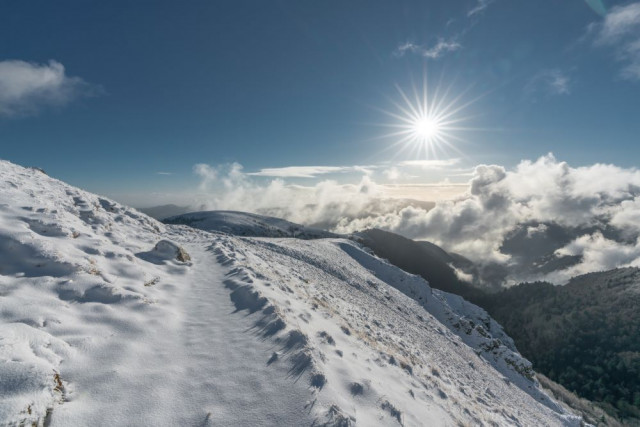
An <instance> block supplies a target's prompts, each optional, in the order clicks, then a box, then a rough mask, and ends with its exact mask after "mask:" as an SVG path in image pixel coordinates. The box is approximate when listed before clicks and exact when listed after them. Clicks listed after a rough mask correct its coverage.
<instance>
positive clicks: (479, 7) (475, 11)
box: [467, 0, 494, 17]
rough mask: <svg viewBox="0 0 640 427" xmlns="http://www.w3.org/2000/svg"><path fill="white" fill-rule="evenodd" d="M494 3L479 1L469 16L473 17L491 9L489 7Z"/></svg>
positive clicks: (486, 0)
mask: <svg viewBox="0 0 640 427" xmlns="http://www.w3.org/2000/svg"><path fill="white" fill-rule="evenodd" d="M493 2H494V0H478V2H477V3H476V5H475V6H474V7H473V8H472V9H470V10H469V12H467V16H468V17H471V16H473V15H477V14H478V13H480V12H482V11H483V10H485V9H486V8H487V7H489V5H490V4H491V3H493Z"/></svg>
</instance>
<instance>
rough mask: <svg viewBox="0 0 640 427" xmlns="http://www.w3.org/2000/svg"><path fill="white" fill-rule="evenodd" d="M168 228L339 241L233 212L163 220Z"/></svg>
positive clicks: (324, 233)
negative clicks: (172, 226)
mask: <svg viewBox="0 0 640 427" xmlns="http://www.w3.org/2000/svg"><path fill="white" fill-rule="evenodd" d="M164 223H166V224H183V225H188V226H190V227H193V228H197V229H200V230H204V231H219V232H222V233H227V234H233V235H235V236H250V237H295V238H298V239H321V238H327V237H337V235H336V234H333V233H330V232H328V231H324V230H320V229H316V228H311V227H305V226H303V225H299V224H295V223H293V222H289V221H286V220H284V219H280V218H274V217H270V216H264V215H257V214H251V213H247V212H233V211H204V212H193V213H188V214H183V215H177V216H173V217H170V218H167V219H165V220H164Z"/></svg>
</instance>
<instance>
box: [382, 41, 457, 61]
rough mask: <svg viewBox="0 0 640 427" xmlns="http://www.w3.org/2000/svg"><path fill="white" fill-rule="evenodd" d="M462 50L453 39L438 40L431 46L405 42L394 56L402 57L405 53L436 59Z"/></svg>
mask: <svg viewBox="0 0 640 427" xmlns="http://www.w3.org/2000/svg"><path fill="white" fill-rule="evenodd" d="M461 48H462V45H461V44H460V43H458V41H456V40H455V39H449V40H445V39H442V38H441V39H438V42H437V43H436V44H435V45H433V46H421V45H418V44H415V43H411V42H406V43H403V44H401V45H400V46H398V48H397V49H396V50H395V52H394V55H396V56H404V55H405V54H406V53H407V52H410V53H414V54H416V55H420V56H422V57H424V58H429V59H438V58H440V57H441V56H442V55H444V54H445V53H448V52H454V51H456V50H459V49H461Z"/></svg>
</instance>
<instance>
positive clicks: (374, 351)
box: [0, 161, 579, 426]
mask: <svg viewBox="0 0 640 427" xmlns="http://www.w3.org/2000/svg"><path fill="white" fill-rule="evenodd" d="M159 243H160V244H159ZM176 245H180V246H181V247H182V248H184V250H185V252H183V253H179V252H178V249H177V246H176ZM187 254H188V256H187ZM530 374H531V371H530V366H529V364H528V362H526V361H525V360H523V359H522V358H521V357H520V356H519V355H518V354H517V353H516V352H515V351H514V349H513V345H512V342H511V340H510V339H509V338H508V337H506V336H504V334H503V333H502V332H501V329H500V328H499V326H498V325H497V324H495V322H493V321H492V320H491V319H490V318H488V316H487V315H486V314H485V313H484V312H483V311H482V310H480V309H479V308H477V307H475V306H472V305H470V304H468V303H466V302H464V301H463V300H461V299H460V298H458V297H455V296H452V295H449V294H445V293H441V292H438V291H435V290H433V291H432V290H431V289H430V288H429V286H428V285H427V283H426V282H424V281H423V280H422V279H420V278H418V277H417V276H413V275H409V274H407V273H404V272H403V271H401V270H399V269H397V268H395V267H393V266H390V265H388V264H386V263H385V262H383V261H382V260H380V259H378V258H376V257H374V256H372V255H370V254H369V253H368V252H366V251H364V250H363V249H362V248H361V247H359V246H358V245H357V244H356V243H353V242H351V241H348V240H344V239H338V238H327V239H320V240H299V239H291V238H282V239H273V238H272V239H259V238H255V239H254V238H239V237H234V236H230V235H226V234H220V233H209V232H206V231H201V230H196V229H193V228H190V227H187V226H183V225H179V226H167V225H163V224H160V223H158V222H156V221H155V220H153V219H150V218H148V217H146V216H145V215H143V214H140V213H138V212H137V211H135V210H132V209H128V208H125V207H123V206H121V205H119V204H117V203H114V202H112V201H110V200H108V199H105V198H101V197H98V196H95V195H93V194H90V193H87V192H84V191H82V190H79V189H77V188H74V187H71V186H68V185H66V184H64V183H62V182H60V181H57V180H55V179H51V178H49V177H47V176H46V175H44V174H42V173H41V172H39V171H36V170H33V169H25V168H21V167H18V166H15V165H12V164H10V163H8V162H1V161H0V425H19V424H21V423H22V424H30V423H39V424H47V425H51V426H67V425H149V426H159V425H199V426H200V425H246V426H254V425H311V424H312V423H316V425H318V424H323V423H327V425H350V424H356V425H363V426H369V425H398V424H403V425H407V426H409V425H456V424H459V425H475V424H481V423H482V424H490V423H497V424H499V425H579V419H578V418H576V417H575V416H573V415H570V414H567V413H565V412H564V410H563V409H561V408H560V407H559V406H558V405H557V404H556V403H555V402H553V401H551V400H550V399H549V398H548V397H547V396H546V395H544V394H543V393H542V392H541V391H540V388H539V386H538V384H537V383H536V382H535V380H532V379H530V378H528V377H530Z"/></svg>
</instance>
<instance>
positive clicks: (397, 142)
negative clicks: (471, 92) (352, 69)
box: [381, 75, 475, 159]
mask: <svg viewBox="0 0 640 427" xmlns="http://www.w3.org/2000/svg"><path fill="white" fill-rule="evenodd" d="M396 89H397V91H398V94H399V99H395V100H394V99H392V100H391V104H392V105H393V107H394V110H393V111H387V110H381V111H382V112H383V113H384V114H386V115H387V116H389V117H391V118H392V119H393V123H386V124H383V126H384V127H387V128H391V129H393V130H392V131H391V132H390V133H387V134H385V135H383V136H382V137H383V138H390V139H392V140H393V143H392V144H391V146H389V147H388V148H389V149H394V150H396V154H397V155H401V154H403V153H404V152H405V151H407V150H408V151H411V152H412V153H411V154H410V157H411V158H426V159H436V158H439V157H440V156H443V155H447V154H450V153H447V152H448V151H451V150H452V151H455V152H456V153H458V154H462V153H461V151H460V150H459V148H458V147H456V145H455V142H463V141H464V140H463V139H462V138H461V137H460V136H459V134H460V133H461V132H462V131H465V130H469V128H465V127H462V126H461V124H462V123H463V122H464V121H466V120H468V119H469V117H463V116H461V115H460V113H461V112H462V111H463V110H464V109H465V108H467V107H468V106H469V105H470V104H472V103H473V102H475V100H472V101H466V102H465V101H464V100H463V98H464V95H465V92H463V93H461V94H459V95H457V96H451V94H450V92H451V86H449V87H447V88H446V89H443V88H442V86H441V85H437V86H436V87H435V88H434V90H433V91H432V92H431V91H430V90H429V87H428V84H427V78H426V75H425V76H424V78H423V81H422V87H421V88H418V87H417V86H416V85H415V84H413V85H412V90H411V91H410V92H408V93H407V91H405V90H403V89H402V88H401V87H400V86H399V85H396Z"/></svg>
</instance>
